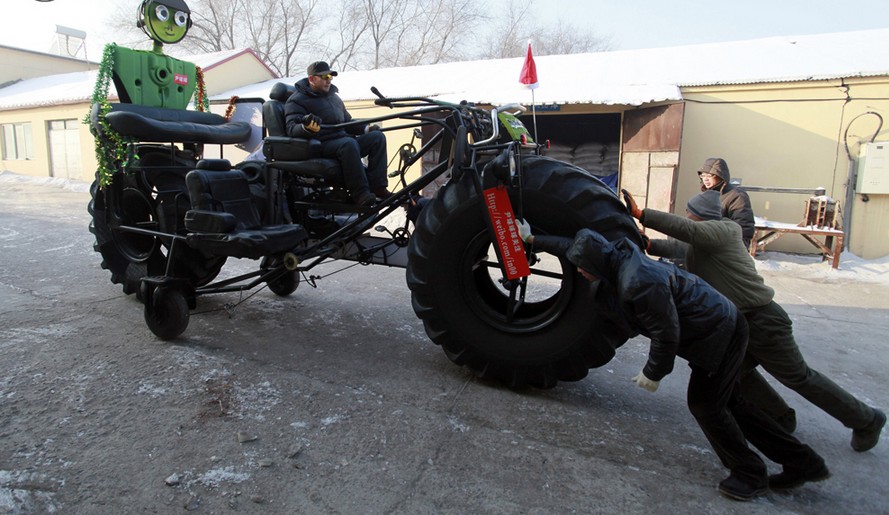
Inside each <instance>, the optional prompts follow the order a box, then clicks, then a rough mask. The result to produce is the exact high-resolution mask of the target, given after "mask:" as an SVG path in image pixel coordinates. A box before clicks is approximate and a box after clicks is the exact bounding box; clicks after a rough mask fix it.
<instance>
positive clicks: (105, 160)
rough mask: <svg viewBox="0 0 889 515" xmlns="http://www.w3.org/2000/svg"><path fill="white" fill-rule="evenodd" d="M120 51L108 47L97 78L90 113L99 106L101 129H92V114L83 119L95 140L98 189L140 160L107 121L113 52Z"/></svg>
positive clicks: (109, 108)
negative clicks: (120, 170)
mask: <svg viewBox="0 0 889 515" xmlns="http://www.w3.org/2000/svg"><path fill="white" fill-rule="evenodd" d="M116 47H117V45H115V44H114V43H110V44H108V45H105V50H104V51H103V53H102V61H101V63H100V64H99V73H98V75H97V77H96V86H95V89H94V90H93V97H92V102H91V103H90V112H92V106H93V105H96V104H98V105H99V109H98V117H97V124H98V127H96V126H95V125H93V124H92V123H91V120H90V113H87V114H86V116H85V117H84V119H83V123H85V124H87V125H88V126H89V128H90V133H91V134H92V135H93V137H94V138H95V140H96V161H98V165H99V167H98V169H97V170H96V177H97V179H98V181H99V186H102V187H104V186H108V185H109V184H111V181H112V179H113V178H114V174H115V173H116V172H117V171H118V170H119V169H120V168H121V166H122V167H123V168H124V169H126V168H127V167H129V166H130V165H131V164H134V162H135V161H136V160H137V159H138V156H136V155H135V153H134V152H133V146H132V143H133V140H132V139H129V138H125V137H123V136H121V135H120V133H119V132H117V131H116V130H114V128H113V127H111V125H109V124H108V122H106V121H105V115H106V114H108V112H109V111H110V110H111V104H110V103H109V102H108V88H109V86H110V85H111V74H112V70H113V67H114V49H115V48H116Z"/></svg>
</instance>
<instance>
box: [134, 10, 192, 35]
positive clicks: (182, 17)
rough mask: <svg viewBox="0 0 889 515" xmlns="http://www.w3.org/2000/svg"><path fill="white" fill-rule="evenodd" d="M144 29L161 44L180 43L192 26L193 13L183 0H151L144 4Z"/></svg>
mask: <svg viewBox="0 0 889 515" xmlns="http://www.w3.org/2000/svg"><path fill="white" fill-rule="evenodd" d="M143 5H144V8H143V11H142V17H143V22H144V24H145V25H144V27H145V28H147V29H148V33H149V35H150V36H151V39H153V40H155V41H158V42H160V43H166V44H171V43H178V42H179V41H181V40H182V38H184V37H185V33H186V32H188V28H189V27H190V26H191V11H189V10H188V6H187V5H185V2H184V1H182V0H149V1H146V2H145V3H144V4H143Z"/></svg>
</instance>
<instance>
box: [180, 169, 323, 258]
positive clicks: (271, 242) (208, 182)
mask: <svg viewBox="0 0 889 515" xmlns="http://www.w3.org/2000/svg"><path fill="white" fill-rule="evenodd" d="M185 182H186V185H187V186H188V194H189V197H190V199H191V207H192V209H191V210H190V211H188V212H187V213H186V214H185V218H186V228H187V229H188V230H189V233H188V235H187V236H186V242H187V243H188V245H189V246H191V247H193V248H196V249H199V250H202V251H205V252H207V253H209V254H212V255H224V256H232V257H238V258H250V259H257V258H260V257H263V256H268V255H273V254H280V253H282V252H286V251H288V250H292V249H294V248H295V247H296V246H297V245H299V244H300V243H302V242H303V241H304V240H305V239H306V238H308V234H307V233H306V230H305V229H304V228H303V227H302V226H301V225H297V224H281V225H267V226H262V225H261V222H260V218H259V214H258V212H257V211H256V206H255V205H254V203H253V199H252V197H251V194H250V186H249V184H248V183H247V176H246V175H244V173H243V172H241V171H239V170H224V171H219V170H192V171H190V172H188V174H187V175H186V176H185Z"/></svg>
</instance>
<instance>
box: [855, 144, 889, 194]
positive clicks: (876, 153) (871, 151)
mask: <svg viewBox="0 0 889 515" xmlns="http://www.w3.org/2000/svg"><path fill="white" fill-rule="evenodd" d="M855 190H856V191H855V192H856V193H867V194H869V195H879V194H889V142H886V141H877V142H873V143H865V144H864V145H861V150H860V151H859V153H858V184H856V185H855Z"/></svg>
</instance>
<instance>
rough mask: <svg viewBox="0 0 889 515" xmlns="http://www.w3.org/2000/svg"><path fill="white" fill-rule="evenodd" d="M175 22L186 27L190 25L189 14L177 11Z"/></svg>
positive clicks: (174, 17)
mask: <svg viewBox="0 0 889 515" xmlns="http://www.w3.org/2000/svg"><path fill="white" fill-rule="evenodd" d="M173 21H174V22H176V25H179V26H180V27H184V26H185V24H186V23H188V14H186V13H184V12H182V11H176V14H175V15H173Z"/></svg>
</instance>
